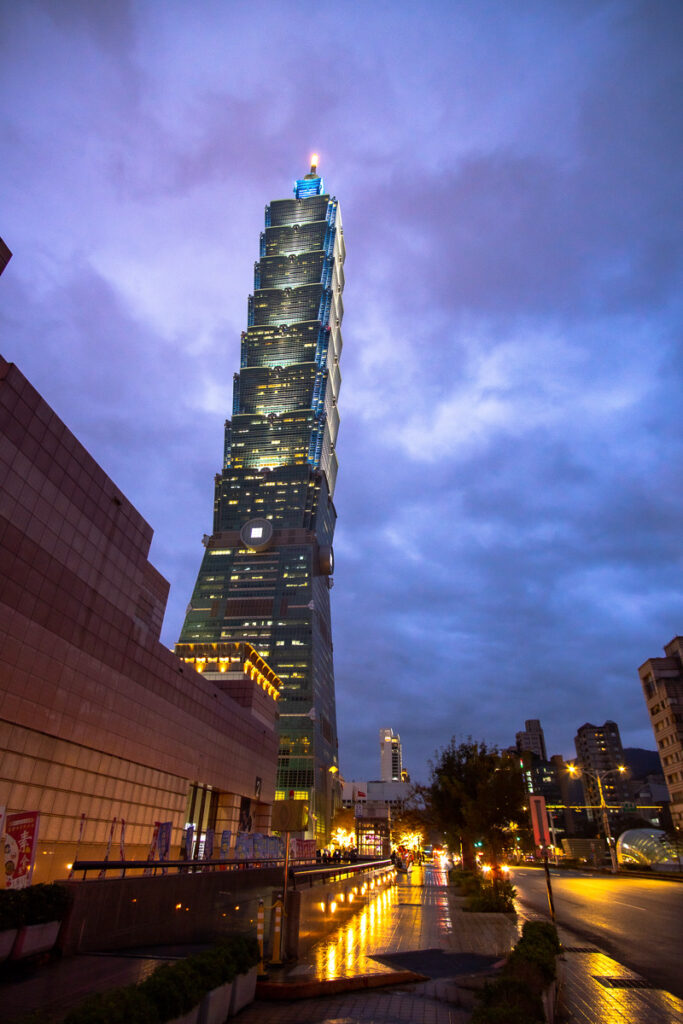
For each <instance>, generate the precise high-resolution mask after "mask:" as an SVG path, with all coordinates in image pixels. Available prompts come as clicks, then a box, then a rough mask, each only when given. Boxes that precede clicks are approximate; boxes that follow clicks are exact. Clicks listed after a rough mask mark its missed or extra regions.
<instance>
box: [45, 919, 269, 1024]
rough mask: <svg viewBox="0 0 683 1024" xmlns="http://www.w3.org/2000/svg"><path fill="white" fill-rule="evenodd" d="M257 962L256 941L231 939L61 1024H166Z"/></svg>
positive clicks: (89, 1003)
mask: <svg viewBox="0 0 683 1024" xmlns="http://www.w3.org/2000/svg"><path fill="white" fill-rule="evenodd" d="M259 959H260V956H259V948H258V943H257V942H256V940H255V939H251V938H247V937H246V936H242V935H236V936H229V937H226V938H224V939H222V940H221V941H220V942H219V943H218V944H217V945H216V946H213V947H212V948H211V949H207V950H205V951H204V952H202V953H196V954H195V955H194V956H191V957H188V959H187V960H179V961H177V962H176V963H172V964H170V963H167V964H162V965H161V966H160V967H157V969H156V970H155V971H154V973H153V974H151V975H150V976H149V978H147V979H146V980H145V981H143V982H141V983H140V984H139V985H131V986H129V987H127V988H118V989H113V990H112V991H110V992H105V993H100V994H98V995H94V996H90V997H89V998H88V999H86V1000H85V1001H84V1002H83V1003H81V1004H80V1005H79V1006H77V1007H76V1008H75V1009H74V1010H72V1011H71V1013H70V1014H69V1016H68V1017H67V1018H66V1020H65V1021H64V1024H165V1022H166V1021H170V1020H173V1019H174V1018H175V1017H181V1016H182V1015H183V1014H184V1013H187V1012H188V1011H189V1010H191V1009H192V1008H193V1007H194V1006H196V1005H197V1004H198V1003H199V1002H201V1000H202V999H203V997H204V996H205V995H206V993H207V992H210V991H211V990H212V989H214V988H218V987H219V986H220V985H223V984H225V983H226V982H229V981H232V979H233V978H234V977H235V975H236V974H246V972H247V971H248V970H249V968H250V967H254V966H255V965H256V964H258V962H259Z"/></svg>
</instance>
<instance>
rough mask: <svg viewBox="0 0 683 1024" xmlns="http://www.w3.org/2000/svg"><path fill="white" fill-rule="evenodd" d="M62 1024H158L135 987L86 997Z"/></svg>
mask: <svg viewBox="0 0 683 1024" xmlns="http://www.w3.org/2000/svg"><path fill="white" fill-rule="evenodd" d="M64 1024H160V1018H159V1013H158V1011H157V1008H156V1006H155V1005H154V1003H153V1002H152V1001H151V1000H150V999H148V998H147V997H146V995H145V994H144V992H142V990H141V986H139V985H127V986H126V987H125V988H116V989H113V990H112V991H110V992H98V993H96V994H95V995H93V996H89V997H88V998H87V999H85V1000H84V1001H83V1002H82V1003H81V1004H80V1005H79V1006H77V1007H75V1009H73V1010H71V1012H70V1013H68V1014H67V1016H66V1017H65V1018H64Z"/></svg>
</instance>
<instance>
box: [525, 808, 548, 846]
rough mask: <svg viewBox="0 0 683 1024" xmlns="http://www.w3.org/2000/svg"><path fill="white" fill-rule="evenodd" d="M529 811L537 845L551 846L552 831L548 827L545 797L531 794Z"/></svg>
mask: <svg viewBox="0 0 683 1024" xmlns="http://www.w3.org/2000/svg"><path fill="white" fill-rule="evenodd" d="M529 811H530V812H531V825H532V828H533V830H534V840H535V842H536V846H540V847H542V848H545V847H548V846H550V831H549V829H548V815H547V812H546V809H545V797H544V796H530V797H529Z"/></svg>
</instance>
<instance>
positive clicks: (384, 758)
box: [379, 729, 403, 782]
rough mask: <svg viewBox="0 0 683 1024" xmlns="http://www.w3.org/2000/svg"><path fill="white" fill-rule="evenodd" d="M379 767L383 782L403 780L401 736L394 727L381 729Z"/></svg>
mask: <svg viewBox="0 0 683 1024" xmlns="http://www.w3.org/2000/svg"><path fill="white" fill-rule="evenodd" d="M379 767H380V771H379V774H380V779H381V781H382V782H402V781H403V779H402V772H403V755H402V752H401V737H400V736H399V735H398V733H395V732H394V730H393V729H380V731H379Z"/></svg>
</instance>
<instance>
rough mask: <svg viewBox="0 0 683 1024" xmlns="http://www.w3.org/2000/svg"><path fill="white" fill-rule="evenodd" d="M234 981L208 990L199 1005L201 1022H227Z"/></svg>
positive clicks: (221, 1023)
mask: <svg viewBox="0 0 683 1024" xmlns="http://www.w3.org/2000/svg"><path fill="white" fill-rule="evenodd" d="M232 984H233V983H232V982H231V981H228V982H226V984H225V985H221V986H219V988H214V989H212V990H211V992H207V993H206V995H205V996H204V998H203V999H202V1002H201V1005H200V1007H199V1024H225V1021H226V1020H227V1019H228V1014H229V1013H230V1002H231V1000H232Z"/></svg>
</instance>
